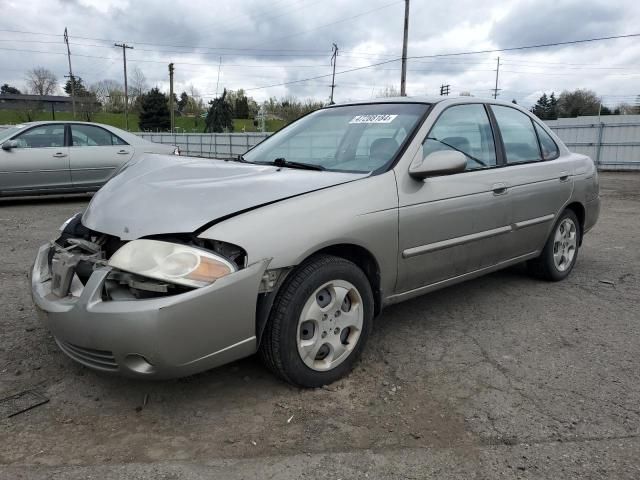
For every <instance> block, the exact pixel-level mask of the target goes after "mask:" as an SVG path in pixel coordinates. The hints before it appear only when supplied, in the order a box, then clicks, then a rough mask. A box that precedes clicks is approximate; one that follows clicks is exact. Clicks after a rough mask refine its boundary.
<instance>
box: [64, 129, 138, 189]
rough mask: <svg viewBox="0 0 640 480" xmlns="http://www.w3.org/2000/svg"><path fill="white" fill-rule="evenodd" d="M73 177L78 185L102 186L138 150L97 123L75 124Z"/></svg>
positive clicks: (72, 154)
mask: <svg viewBox="0 0 640 480" xmlns="http://www.w3.org/2000/svg"><path fill="white" fill-rule="evenodd" d="M69 152H70V155H71V161H70V167H71V179H72V181H73V185H74V187H87V188H92V187H100V186H102V185H103V184H104V183H105V182H106V181H107V180H108V179H109V177H110V176H111V174H112V173H113V172H114V170H115V169H116V168H118V167H119V166H120V165H121V164H122V163H124V162H126V161H127V160H129V159H130V158H131V157H132V156H133V153H134V149H133V147H132V146H131V145H128V144H127V143H126V142H125V141H124V140H122V139H121V138H120V137H118V136H117V135H115V134H113V133H111V132H110V131H109V130H106V129H104V128H102V127H99V126H97V125H89V124H80V123H72V124H71V148H70V149H69Z"/></svg>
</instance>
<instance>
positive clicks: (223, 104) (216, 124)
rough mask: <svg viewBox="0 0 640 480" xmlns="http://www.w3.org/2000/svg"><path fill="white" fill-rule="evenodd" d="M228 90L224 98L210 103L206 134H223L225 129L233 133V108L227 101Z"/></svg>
mask: <svg viewBox="0 0 640 480" xmlns="http://www.w3.org/2000/svg"><path fill="white" fill-rule="evenodd" d="M226 97H227V89H226V88H225V89H224V91H223V92H222V96H220V97H218V98H216V99H214V100H211V101H210V102H209V111H208V112H207V120H206V122H205V126H204V133H222V132H224V130H225V129H227V130H228V131H230V132H233V106H232V105H231V104H230V103H229V102H228V101H227V98H226Z"/></svg>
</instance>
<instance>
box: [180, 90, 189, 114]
mask: <svg viewBox="0 0 640 480" xmlns="http://www.w3.org/2000/svg"><path fill="white" fill-rule="evenodd" d="M188 103H189V95H188V94H187V92H182V93H181V94H180V100H178V111H179V112H180V113H182V112H184V110H185V108H187V104H188Z"/></svg>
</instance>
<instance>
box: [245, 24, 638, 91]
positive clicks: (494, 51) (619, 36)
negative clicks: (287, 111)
mask: <svg viewBox="0 0 640 480" xmlns="http://www.w3.org/2000/svg"><path fill="white" fill-rule="evenodd" d="M633 37H640V33H632V34H626V35H614V36H608V37H597V38H588V39H582V40H571V41H566V42H555V43H545V44H538V45H524V46H520V47H507V48H497V49H490V50H475V51H468V52H455V53H439V54H434V55H414V56H411V57H407V58H408V59H421V58H440V57H453V56H461V55H478V54H482V53H498V52H509V51H514V50H527V49H533V48H544V47H553V46H561V45H575V44H579V43H586V42H597V41H603V40H614V39H619V38H633ZM399 60H402V57H399V58H394V59H391V60H386V61H384V62H378V63H372V64H370V65H364V66H362V67H358V68H352V69H348V70H343V71H341V72H336V75H342V74H345V73H350V72H355V71H358V70H364V69H367V68H372V67H376V66H378V65H385V64H387V63H392V62H397V61H399ZM330 75H331V74H329V75H319V76H315V77H309V78H306V79H305V78H303V79H299V80H291V81H288V82H283V83H278V84H273V85H264V86H261V87H253V88H247V89H245V90H261V89H264V88H271V87H280V86H285V85H291V84H294V83H303V82H306V81H310V80H317V79H319V78H326V77H327V76H330Z"/></svg>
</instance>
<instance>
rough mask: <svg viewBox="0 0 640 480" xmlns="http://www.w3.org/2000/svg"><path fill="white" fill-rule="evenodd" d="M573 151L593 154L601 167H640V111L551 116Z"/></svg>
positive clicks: (552, 126) (548, 122)
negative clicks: (554, 117) (567, 116)
mask: <svg viewBox="0 0 640 480" xmlns="http://www.w3.org/2000/svg"><path fill="white" fill-rule="evenodd" d="M546 123H547V125H549V127H550V128H551V130H553V131H554V132H555V133H556V135H558V136H559V137H560V138H561V139H562V141H563V142H564V143H565V144H566V145H567V147H569V149H570V150H571V151H574V152H577V153H583V154H585V155H589V156H590V157H591V158H593V159H594V160H595V161H596V163H597V164H598V168H600V169H601V170H640V115H607V116H603V117H597V116H592V117H591V116H589V117H578V118H560V119H558V120H549V121H547V122H546Z"/></svg>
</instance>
